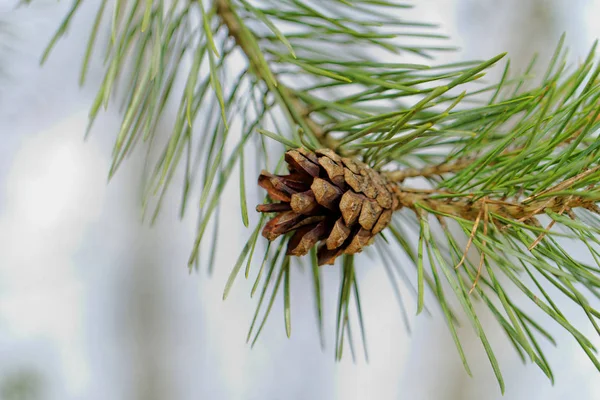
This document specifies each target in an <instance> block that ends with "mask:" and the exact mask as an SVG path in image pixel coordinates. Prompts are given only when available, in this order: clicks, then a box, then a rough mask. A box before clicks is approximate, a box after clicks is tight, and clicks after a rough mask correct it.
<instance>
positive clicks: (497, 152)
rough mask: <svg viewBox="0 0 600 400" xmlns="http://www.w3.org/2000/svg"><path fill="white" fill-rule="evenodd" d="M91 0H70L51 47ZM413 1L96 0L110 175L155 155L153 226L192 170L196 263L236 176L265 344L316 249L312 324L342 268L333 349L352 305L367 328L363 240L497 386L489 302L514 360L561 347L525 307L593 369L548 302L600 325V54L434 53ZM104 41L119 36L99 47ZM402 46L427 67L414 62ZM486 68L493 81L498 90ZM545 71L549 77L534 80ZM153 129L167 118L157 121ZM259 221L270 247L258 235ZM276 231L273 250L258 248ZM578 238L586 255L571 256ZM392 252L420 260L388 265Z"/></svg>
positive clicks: (93, 42) (437, 45)
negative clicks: (481, 360) (458, 58)
mask: <svg viewBox="0 0 600 400" xmlns="http://www.w3.org/2000/svg"><path fill="white" fill-rule="evenodd" d="M82 3H83V0H75V1H74V2H73V7H72V9H71V10H70V12H69V13H68V14H67V16H66V18H65V20H64V22H63V23H62V25H61V26H60V27H59V29H58V31H57V34H56V36H55V37H54V38H52V40H51V41H50V45H49V47H48V50H47V51H46V53H45V54H44V57H43V59H45V58H46V57H47V56H48V53H49V51H50V49H51V48H52V47H53V46H54V45H55V44H56V42H57V40H58V38H59V37H60V36H62V35H63V34H64V33H65V32H66V30H67V27H68V25H69V23H70V22H71V20H72V18H73V17H74V16H75V15H76V11H77V9H78V8H79V7H80V5H81V4H82ZM410 7H411V5H409V4H405V3H400V2H398V1H392V0H331V1H318V0H277V1H275V0H260V1H259V0H256V1H251V0H213V1H210V2H209V1H201V0H200V1H178V0H171V1H165V0H147V1H142V0H132V1H124V0H115V1H114V2H108V1H107V0H102V2H101V3H100V8H99V10H98V14H97V15H98V16H97V19H96V23H95V24H94V25H93V28H92V31H91V34H90V40H89V45H88V48H87V51H86V54H85V59H84V63H83V68H82V73H81V82H82V83H83V82H84V81H85V78H86V72H87V68H88V64H89V61H90V59H91V57H92V54H93V52H94V51H104V54H103V57H104V59H105V60H106V61H105V76H104V80H103V82H102V85H101V86H100V88H99V91H98V95H97V97H96V100H95V102H94V104H93V105H92V108H91V112H90V120H91V122H93V121H94V119H95V118H96V116H97V115H98V113H99V110H100V109H101V108H102V107H108V106H109V104H111V102H112V100H113V99H114V100H118V101H122V102H123V103H122V104H123V110H124V114H123V122H122V125H121V129H120V131H119V132H117V133H116V140H115V146H114V152H113V165H112V168H111V170H110V175H111V176H112V174H114V173H115V171H116V170H117V168H118V167H119V166H120V165H121V164H122V162H123V160H124V159H125V158H126V157H127V156H128V155H129V154H130V153H131V152H132V151H133V150H134V149H135V148H136V147H140V146H146V148H148V149H149V150H148V151H149V153H152V154H154V153H155V152H159V153H160V156H159V157H157V158H152V157H150V158H149V163H150V164H149V165H150V166H151V171H152V172H151V173H150V174H149V181H148V183H147V190H146V197H145V202H144V204H145V207H147V206H148V205H150V204H152V205H153V209H154V214H153V216H154V217H156V215H157V213H158V210H159V209H160V206H161V202H162V198H163V196H164V193H165V192H166V190H167V189H168V187H169V186H170V184H171V182H172V181H173V178H174V176H175V171H176V170H180V171H183V175H184V181H183V195H182V205H181V213H182V215H183V213H184V211H185V210H186V208H188V207H190V196H191V193H192V190H191V187H192V186H193V185H199V187H200V195H199V199H197V205H196V207H198V208H199V210H200V217H199V221H198V230H197V236H196V241H195V243H194V247H193V248H192V254H191V257H190V268H193V267H194V265H198V262H199V259H200V253H201V251H200V250H201V249H210V248H211V246H212V248H213V249H214V248H215V247H216V246H214V241H216V240H217V239H218V229H219V224H218V220H219V213H220V211H221V207H220V204H221V202H220V200H221V196H222V194H223V191H224V188H225V185H226V184H227V183H228V182H231V181H233V180H236V177H237V180H238V181H239V188H240V211H241V212H240V215H241V218H242V220H243V222H244V224H246V225H247V226H248V225H249V224H250V221H257V222H256V225H255V227H254V229H253V230H252V233H250V235H249V236H250V238H249V240H248V242H247V244H246V245H245V246H244V248H243V249H241V254H240V257H239V259H238V262H237V263H236V265H235V266H234V267H233V271H232V273H231V276H230V278H229V281H228V282H227V285H226V288H225V294H224V296H225V297H226V296H227V294H228V293H229V291H230V289H231V288H232V286H233V283H234V281H235V279H236V277H237V275H238V274H239V272H240V270H241V268H242V266H243V265H244V264H245V265H246V271H245V272H246V274H245V275H246V277H248V276H249V273H250V271H253V273H255V274H256V282H255V285H254V288H253V290H252V295H253V294H254V293H255V291H256V290H257V289H259V288H261V290H260V296H259V300H258V306H257V312H256V315H255V316H254V320H253V322H252V325H251V328H250V332H249V333H248V340H250V339H252V340H253V343H254V342H255V341H256V338H257V337H258V334H259V333H260V331H261V330H262V328H263V326H264V325H265V321H266V319H267V317H268V315H269V311H270V310H271V306H272V304H273V302H274V301H275V299H276V297H277V294H278V293H279V292H280V291H282V292H283V296H282V297H283V302H284V320H285V327H286V331H287V333H288V335H289V334H290V333H291V304H290V290H291V289H290V275H291V273H292V271H293V265H294V264H295V262H296V261H295V260H296V259H298V258H297V257H296V256H301V255H304V254H307V253H310V256H307V257H301V258H299V259H298V260H301V261H308V262H309V263H310V265H311V266H312V273H313V278H314V284H315V290H314V297H315V302H316V305H317V307H316V308H317V312H318V316H319V321H320V323H321V324H322V318H323V316H322V307H321V291H323V290H327V291H330V290H335V289H334V288H331V287H321V285H320V282H319V267H318V265H320V264H324V263H334V262H335V263H336V266H334V267H333V268H339V270H340V275H341V279H340V287H339V289H338V290H339V304H338V306H337V310H338V312H337V317H336V321H337V330H336V345H335V352H336V357H337V358H339V357H341V355H342V349H343V347H344V337H345V336H346V335H347V334H348V333H350V332H351V325H352V324H350V316H351V315H356V316H357V317H358V323H359V326H360V330H361V334H362V337H363V339H364V336H365V329H366V328H368V323H364V321H363V319H364V318H363V311H365V312H367V311H368V310H361V306H360V294H359V289H358V279H357V278H356V273H355V270H356V268H357V267H360V266H361V263H362V262H363V256H362V255H355V253H357V252H358V251H359V250H361V249H363V248H365V251H370V249H372V250H374V252H373V254H375V255H377V256H380V258H381V260H382V261H383V263H384V265H385V266H386V268H389V269H393V268H397V272H398V273H399V274H400V275H401V276H403V277H405V278H406V282H405V283H406V284H407V286H408V287H412V286H413V285H414V287H415V290H414V292H415V296H416V299H417V309H416V310H415V311H416V312H417V313H420V312H421V311H423V310H424V309H425V300H426V295H425V294H426V292H428V293H429V294H428V295H427V301H428V303H432V304H428V305H429V307H430V308H431V307H432V306H433V305H434V303H435V304H437V306H439V309H440V310H441V312H440V314H441V315H443V317H445V319H446V321H447V324H448V327H449V331H450V333H451V335H452V337H453V339H454V342H455V344H456V348H457V350H458V355H459V356H460V357H461V359H462V361H463V364H464V366H465V369H466V370H467V371H468V372H469V364H468V361H467V359H466V357H465V355H464V352H463V349H462V345H461V338H460V336H459V335H458V333H457V331H456V324H457V323H458V321H459V320H463V321H464V320H466V321H468V322H469V323H470V325H471V326H472V328H473V329H474V331H475V332H476V334H477V335H478V337H479V339H480V340H481V343H482V346H483V348H484V350H485V351H486V353H487V355H488V357H489V360H490V363H491V366H492V368H493V370H494V372H495V374H496V376H497V378H498V382H499V384H500V387H501V388H502V389H503V388H504V383H503V379H502V374H501V370H500V366H499V365H498V363H497V360H496V357H495V354H494V350H493V348H492V347H491V345H490V343H489V342H488V339H487V337H486V331H485V329H484V327H483V326H482V324H481V323H480V320H479V318H478V316H477V313H476V311H475V303H476V302H479V303H481V304H483V305H484V306H486V307H487V308H489V310H490V311H491V313H492V315H493V316H494V317H495V318H496V320H497V321H498V323H499V326H500V327H501V329H503V330H504V332H505V333H506V336H507V339H508V340H509V341H510V343H511V344H512V345H513V346H514V349H515V351H516V352H517V353H518V354H519V355H520V357H521V358H522V359H523V361H524V362H525V361H527V360H529V361H531V362H533V363H535V364H537V365H538V366H539V367H540V368H541V370H542V371H543V372H544V373H545V374H546V375H547V376H548V377H549V378H550V379H554V377H553V374H552V370H551V368H550V365H549V364H548V362H547V361H546V358H545V356H544V354H543V353H542V351H541V346H540V344H539V341H540V340H545V341H550V342H552V343H553V342H554V339H553V338H552V337H551V335H550V334H549V333H548V332H547V331H546V330H545V328H544V327H543V326H542V325H541V324H540V323H538V322H537V321H536V320H535V319H534V317H533V316H531V315H530V314H528V312H527V311H526V309H530V306H531V305H533V306H534V307H537V308H538V309H539V310H540V311H541V312H542V313H544V314H546V315H547V316H548V317H550V319H551V320H553V321H554V323H556V324H558V325H560V326H561V327H563V328H564V329H566V330H567V331H568V332H569V333H570V334H571V335H572V336H573V337H574V338H575V340H576V341H577V342H578V343H579V345H580V346H581V348H582V349H583V351H584V352H585V353H586V354H587V355H588V356H589V358H590V360H591V361H592V362H593V363H594V364H595V365H596V367H597V368H598V369H600V363H599V361H598V359H597V356H596V349H595V348H594V346H593V345H592V343H591V341H590V339H589V338H588V337H586V336H585V335H584V334H583V333H581V331H580V330H579V329H578V328H577V327H575V326H574V325H572V324H571V322H570V318H569V315H567V314H564V313H563V312H562V311H561V309H560V308H559V306H558V305H557V304H558V303H557V299H556V297H564V298H566V299H570V300H572V301H573V302H574V303H576V304H577V305H579V306H580V307H581V309H582V311H583V312H584V313H585V315H586V316H587V318H588V319H589V322H590V324H591V325H592V326H593V327H594V328H595V329H596V331H597V332H598V333H599V334H600V328H599V327H598V318H599V317H600V312H599V311H598V310H596V309H595V308H594V307H593V306H592V304H593V300H594V298H596V297H598V294H599V293H600V291H599V289H600V241H599V236H598V234H599V233H600V217H599V215H600V208H599V207H598V202H599V201H600V186H599V185H598V178H599V177H600V163H599V162H598V160H599V156H600V139H598V132H599V129H600V102H599V99H600V79H599V78H598V75H599V73H600V65H599V63H598V56H597V49H596V46H594V47H593V48H592V49H591V51H590V52H589V55H588V57H587V58H586V59H585V60H583V61H582V62H580V63H579V64H577V65H573V66H570V65H568V64H567V62H566V58H565V57H566V56H565V54H566V50H565V49H564V48H563V45H562V41H561V42H560V43H559V44H558V46H557V50H556V52H555V55H554V57H553V58H552V59H551V60H550V62H549V64H548V65H546V66H539V65H537V64H536V60H535V57H534V58H533V59H532V62H531V64H530V66H529V68H528V69H527V70H526V71H524V72H523V73H522V74H516V75H515V74H512V73H511V71H510V63H509V62H508V61H505V62H503V64H501V60H502V59H503V58H504V57H505V55H504V54H501V55H498V56H496V57H493V58H492V59H490V60H485V61H469V62H460V63H454V64H445V65H438V64H436V63H435V55H436V54H437V53H439V52H441V51H450V50H452V48H451V47H450V46H446V45H443V44H441V43H444V42H443V41H444V40H446V38H445V36H443V35H441V34H439V33H438V30H437V28H436V26H435V25H432V24H429V23H427V22H424V21H411V20H409V19H406V18H405V14H406V13H407V9H408V8H410ZM103 18H104V19H105V21H103ZM105 36H107V37H108V45H107V46H106V47H104V45H100V44H99V43H101V42H100V41H98V42H97V39H98V37H105ZM407 54H411V55H413V56H414V55H416V56H419V57H421V59H422V63H418V64H415V63H407V62H406V61H405V56H406V55H407ZM240 60H243V62H241V64H240ZM502 65H503V66H502ZM495 66H496V67H499V68H503V73H502V77H501V78H500V79H499V81H498V82H495V83H490V82H485V81H484V80H483V79H482V77H483V76H484V74H485V73H486V71H487V70H489V69H490V68H493V67H495ZM539 70H542V71H544V70H545V72H544V73H542V74H541V75H539V76H537V77H536V78H535V79H532V75H533V73H532V72H533V71H539ZM115 93H116V95H115ZM168 105H171V106H174V107H176V108H177V110H178V111H177V113H176V116H175V118H174V119H170V118H166V117H165V113H164V111H165V109H167V106H168ZM159 122H160V123H163V124H164V123H171V124H172V129H171V130H170V131H169V132H165V131H164V130H160V129H158V126H159ZM276 142H279V143H276ZM274 146H275V147H274ZM273 148H276V149H277V151H276V152H275V153H274V152H273V151H272V149H273ZM249 160H252V161H254V160H257V161H256V162H258V163H261V165H260V168H261V169H264V170H265V171H264V172H262V173H261V174H260V177H259V185H260V186H262V187H263V188H264V189H266V191H267V193H268V196H267V199H266V201H265V203H264V204H263V205H260V206H259V207H258V211H260V212H261V213H264V214H263V216H262V217H259V216H258V215H254V214H253V213H249V212H248V205H247V203H248V200H247V198H246V189H247V187H248V184H249V182H254V179H255V177H254V176H251V175H250V174H247V173H246V164H247V162H248V161H249ZM284 163H286V164H287V165H288V166H289V172H287V173H284V171H283V170H282V167H283V164H284ZM276 164H277V165H276ZM236 166H237V167H238V171H239V174H238V173H237V172H236V173H235V174H234V167H236ZM229 211H230V210H229ZM267 214H268V215H272V216H273V217H272V219H271V220H270V221H269V222H266V220H267V218H265V215H267ZM211 227H212V235H211V234H208V232H207V231H208V230H209V228H211ZM261 229H262V232H263V235H264V236H265V237H266V238H267V239H268V240H269V241H266V240H264V239H260V238H259V237H260V235H259V233H260V231H261ZM380 231H381V233H378V232H380ZM208 236H211V237H210V238H209V237H208ZM270 241H272V245H271V242H270ZM265 242H267V243H266V246H265V247H266V249H265V251H264V257H263V259H262V261H261V260H260V258H259V257H253V255H254V253H255V252H256V250H257V249H260V248H262V247H261V246H263V245H264V244H265ZM318 242H320V244H319V245H317V243H318ZM370 242H374V244H373V246H367V247H365V246H366V245H367V244H368V243H370ZM574 243H576V244H577V245H578V247H577V248H578V249H580V250H578V251H577V252H573V251H568V250H567V249H566V248H565V246H567V245H568V246H570V245H572V244H574ZM284 246H287V250H285V251H284ZM316 247H318V248H319V249H318V250H317V249H316ZM396 251H401V252H403V253H404V255H405V257H406V258H407V259H409V260H411V263H412V267H410V265H403V266H397V265H396V264H397V263H395V262H394V259H393V258H392V257H393V256H392V255H393V252H396ZM203 254H204V252H203ZM473 255H475V256H474V257H472V256H473ZM208 259H209V262H212V261H214V254H213V253H211V254H210V257H208ZM338 260H339V262H338ZM390 260H392V261H391V263H390ZM292 261H294V264H293V263H292ZM392 264H394V265H393V266H392ZM327 268H330V267H327ZM390 277H391V278H390V279H391V283H392V285H396V282H395V281H394V279H395V278H393V277H394V275H393V274H390ZM282 282H283V285H282ZM549 288H555V289H558V290H556V291H554V290H553V291H552V292H550V291H549ZM515 290H517V291H519V292H521V293H522V296H515V295H514V293H515ZM267 292H270V298H269V300H268V302H266V303H265V298H266V297H267ZM430 295H431V301H430V300H429V296H430ZM517 297H518V298H517ZM456 304H458V307H459V308H460V311H459V310H458V309H457V307H456V306H455V305H456ZM263 309H264V313H263V314H264V315H263V317H262V322H261V323H260V326H259V327H258V328H256V322H257V321H258V316H259V314H260V311H261V310H263ZM321 332H322V329H321Z"/></svg>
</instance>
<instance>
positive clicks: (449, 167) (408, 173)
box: [386, 157, 474, 182]
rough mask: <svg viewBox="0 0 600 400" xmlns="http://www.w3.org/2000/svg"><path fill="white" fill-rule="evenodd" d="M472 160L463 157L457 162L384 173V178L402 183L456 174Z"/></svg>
mask: <svg viewBox="0 0 600 400" xmlns="http://www.w3.org/2000/svg"><path fill="white" fill-rule="evenodd" d="M473 160H474V159H473V158H470V157H465V158H459V159H458V160H455V161H451V162H447V163H441V164H438V165H431V166H428V167H424V168H406V169H401V170H398V171H392V172H388V173H386V178H387V179H388V180H390V181H392V182H402V181H404V180H406V179H407V178H416V177H423V178H428V177H432V176H438V175H442V174H447V173H450V172H458V171H460V170H462V169H465V168H466V167H468V166H469V165H470V164H471V163H472V162H473Z"/></svg>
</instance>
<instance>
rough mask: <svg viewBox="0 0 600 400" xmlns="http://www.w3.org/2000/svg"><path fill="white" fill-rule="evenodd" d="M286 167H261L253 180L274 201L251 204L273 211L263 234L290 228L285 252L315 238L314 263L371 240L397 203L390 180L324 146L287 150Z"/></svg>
mask: <svg viewBox="0 0 600 400" xmlns="http://www.w3.org/2000/svg"><path fill="white" fill-rule="evenodd" d="M285 161H286V162H287V164H288V169H289V171H290V173H289V174H288V175H272V174H270V173H269V172H266V171H262V173H261V174H260V177H259V178H258V184H259V185H260V186H261V187H262V188H264V189H266V190H267V192H268V193H269V196H270V197H271V199H272V200H274V201H279V203H269V204H261V205H259V206H258V207H256V210H257V211H259V212H263V213H271V212H274V213H276V215H275V217H274V218H273V219H271V220H270V221H269V222H267V224H266V225H265V227H264V229H263V232H262V234H263V236H264V237H266V238H267V239H269V240H275V239H276V238H277V237H279V236H280V235H283V234H285V233H288V232H291V231H295V232H294V234H293V236H292V237H291V239H290V241H289V243H288V248H287V254H289V255H295V256H303V255H305V254H307V253H308V251H309V250H310V249H311V248H312V247H313V246H314V245H316V244H317V242H321V244H320V245H319V248H318V252H317V254H318V260H319V265H323V264H333V263H334V261H335V259H336V258H337V257H338V256H339V255H341V254H342V253H345V254H354V253H357V252H360V251H362V248H363V247H365V246H367V245H369V244H371V242H372V241H373V239H374V237H375V235H377V234H378V233H379V232H381V231H382V230H383V229H384V228H385V227H386V226H387V225H388V224H389V222H390V220H391V218H392V213H393V212H394V210H396V209H398V208H399V203H398V200H397V198H396V197H395V196H394V195H393V190H392V186H391V185H390V184H389V183H388V182H387V181H386V180H385V179H384V178H383V177H382V176H381V175H380V174H379V173H378V172H377V171H375V170H373V169H372V168H370V167H369V166H367V165H366V164H364V163H362V162H359V161H355V160H351V159H348V158H343V157H340V156H338V155H337V154H336V153H335V152H334V151H332V150H330V149H320V150H316V152H315V153H312V152H309V151H307V150H305V149H302V148H300V149H295V150H289V151H288V152H286V153H285Z"/></svg>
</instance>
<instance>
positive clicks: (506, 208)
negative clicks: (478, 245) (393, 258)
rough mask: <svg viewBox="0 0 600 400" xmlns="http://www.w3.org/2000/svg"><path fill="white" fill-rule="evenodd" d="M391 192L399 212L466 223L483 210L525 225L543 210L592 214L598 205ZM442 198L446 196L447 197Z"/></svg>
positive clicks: (574, 199) (582, 200)
mask: <svg viewBox="0 0 600 400" xmlns="http://www.w3.org/2000/svg"><path fill="white" fill-rule="evenodd" d="M393 190H394V194H395V196H396V198H397V199H398V204H399V208H401V207H407V208H410V209H412V210H415V211H416V210H417V209H418V208H419V206H422V207H424V208H428V209H431V210H433V211H434V212H436V213H439V214H444V215H449V216H453V217H459V218H462V219H466V220H469V221H475V220H477V218H478V216H480V213H481V210H482V209H483V208H484V207H485V208H487V210H488V211H489V212H490V213H493V214H496V215H498V216H500V217H502V218H505V219H510V220H514V221H520V222H523V221H525V222H528V221H530V220H531V219H532V218H533V217H535V216H536V215H538V214H542V213H543V212H544V211H545V210H546V209H550V210H552V211H554V212H557V213H560V212H564V210H567V209H573V208H579V207H583V208H586V209H590V210H592V209H594V208H595V207H596V204H595V203H597V202H598V201H600V196H599V197H598V198H589V197H583V196H575V195H568V196H558V195H557V196H551V197H546V198H543V199H537V200H532V201H530V202H528V203H523V202H508V201H502V200H491V199H487V198H486V199H478V200H474V201H473V200H472V198H471V197H458V196H457V197H455V198H450V197H444V198H443V199H441V198H435V197H432V194H431V193H417V192H415V191H412V190H411V191H405V190H403V188H402V186H400V185H394V186H393ZM444 194H445V195H447V193H444Z"/></svg>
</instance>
